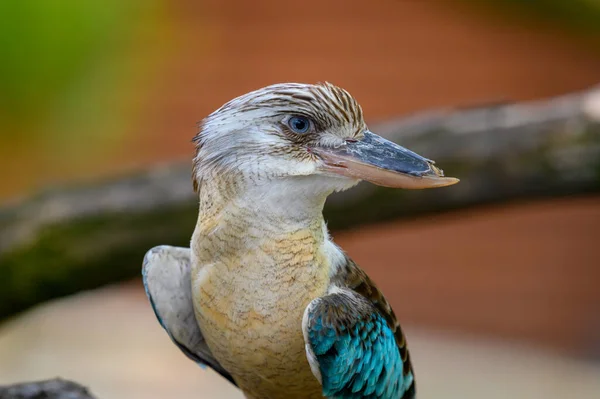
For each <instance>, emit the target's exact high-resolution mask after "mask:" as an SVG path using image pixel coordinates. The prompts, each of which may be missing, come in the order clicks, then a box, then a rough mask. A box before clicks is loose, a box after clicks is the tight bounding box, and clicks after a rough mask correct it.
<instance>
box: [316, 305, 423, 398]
mask: <svg viewBox="0 0 600 399" xmlns="http://www.w3.org/2000/svg"><path fill="white" fill-rule="evenodd" d="M317 301H318V302H317V303H316V304H315V306H313V307H312V309H308V312H309V314H308V323H307V331H306V335H307V341H308V344H309V345H310V347H311V349H312V351H313V355H314V356H313V358H314V359H316V361H317V363H318V367H319V370H320V373H321V375H320V377H321V383H322V385H323V395H324V396H326V397H330V398H340V399H354V398H357V399H358V398H377V399H399V398H402V397H404V395H405V394H406V393H407V392H408V391H409V390H410V389H411V388H412V386H413V375H412V372H408V373H405V372H404V364H403V361H402V357H401V354H400V351H399V349H398V345H397V343H396V339H395V337H394V333H393V331H392V329H391V328H390V327H389V325H388V323H387V321H386V319H385V318H384V317H383V316H382V315H381V314H380V313H379V312H378V311H377V310H376V308H375V307H373V306H372V305H371V304H370V303H368V301H367V300H366V299H364V298H360V297H359V296H358V295H356V296H354V297H353V296H352V294H332V295H328V296H326V297H323V298H320V299H318V300H317Z"/></svg>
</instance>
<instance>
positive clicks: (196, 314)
mask: <svg viewBox="0 0 600 399" xmlns="http://www.w3.org/2000/svg"><path fill="white" fill-rule="evenodd" d="M193 141H194V143H195V156H194V158H193V167H192V185H193V188H194V190H195V192H196V193H197V195H198V202H199V207H198V209H199V211H198V219H197V222H196V225H195V228H194V231H193V234H192V236H191V241H190V247H189V248H184V247H175V246H168V245H161V246H157V247H154V248H152V249H150V250H149V251H148V252H147V253H146V255H145V257H144V261H143V266H142V276H143V283H144V286H145V289H146V293H147V296H148V298H149V301H150V303H151V305H152V308H153V309H154V313H155V315H156V317H157V319H158V321H159V322H160V324H161V326H162V327H163V328H164V329H165V330H166V332H167V334H168V335H169V337H170V338H171V340H172V341H173V342H174V343H175V345H177V346H178V347H179V348H180V349H181V351H182V352H183V353H184V354H185V355H186V356H187V357H188V358H190V359H192V360H193V361H195V362H196V363H198V364H200V365H201V366H204V367H206V366H207V367H210V368H212V369H213V370H215V371H216V372H217V373H219V374H220V375H221V376H223V377H224V378H226V379H227V380H228V381H230V382H231V383H232V384H234V385H235V386H237V387H238V388H239V389H240V390H241V391H242V393H243V394H244V395H245V397H246V398H248V399H280V398H292V399H293V398H309V399H312V398H324V397H325V398H338V399H354V398H356V399H358V398H377V399H400V398H402V399H409V398H414V397H415V395H416V385H415V373H414V370H413V366H412V362H411V358H410V355H409V352H408V348H407V342H406V338H405V335H404V333H403V331H402V329H401V327H400V324H399V322H398V319H397V318H396V315H395V314H394V311H393V310H392V308H391V306H390V304H389V303H388V301H387V300H386V299H385V297H384V295H383V294H382V292H381V291H380V290H379V289H378V288H377V286H376V284H375V283H374V282H373V280H371V279H370V278H369V276H368V275H367V274H366V273H365V272H364V271H363V270H362V269H361V268H360V267H359V266H358V265H357V264H356V263H355V262H354V261H353V260H352V259H351V258H350V257H349V256H348V255H346V253H345V252H344V251H343V250H342V249H341V248H339V247H338V246H337V245H336V244H335V243H334V242H333V241H332V239H331V236H330V234H329V232H328V230H327V226H326V223H325V220H324V217H323V207H324V204H325V201H326V199H327V197H328V196H329V195H330V194H332V193H333V192H337V191H342V190H347V189H349V188H351V187H353V186H355V185H356V184H357V183H359V182H360V181H362V180H365V181H368V182H371V183H374V184H376V185H380V186H384V187H391V188H404V189H423V188H432V187H443V186H449V185H452V184H455V183H457V182H458V179H456V178H452V177H446V176H444V173H443V171H442V170H441V169H439V168H438V167H437V166H436V165H435V163H434V162H433V161H431V160H429V159H427V158H424V157H422V156H420V155H418V154H416V153H414V152H412V151H410V150H408V149H406V148H404V147H402V146H400V145H398V144H396V143H393V142H391V141H388V140H386V139H384V138H382V137H381V136H378V135H376V134H375V133H373V132H371V131H370V130H369V129H368V127H367V124H366V123H365V121H364V119H363V111H362V108H361V106H360V105H359V103H358V102H357V100H356V99H355V98H354V97H353V96H352V95H351V94H350V93H349V92H348V91H346V90H344V89H342V88H340V87H338V86H336V85H333V84H331V83H327V82H325V83H317V84H304V83H279V84H274V85H270V86H267V87H264V88H261V89H258V90H255V91H252V92H249V93H247V94H244V95H241V96H239V97H237V98H235V99H233V100H231V101H229V102H227V103H225V104H224V105H223V106H221V107H220V108H218V109H217V110H216V111H214V112H213V113H211V114H210V115H208V116H207V117H206V118H205V119H204V120H202V122H200V123H199V129H198V133H197V134H196V136H195V137H194V139H193Z"/></svg>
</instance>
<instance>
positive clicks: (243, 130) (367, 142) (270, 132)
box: [193, 83, 458, 194]
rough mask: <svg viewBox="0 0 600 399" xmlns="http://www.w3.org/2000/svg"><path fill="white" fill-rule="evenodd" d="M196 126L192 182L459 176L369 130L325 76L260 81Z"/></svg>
mask: <svg viewBox="0 0 600 399" xmlns="http://www.w3.org/2000/svg"><path fill="white" fill-rule="evenodd" d="M200 126H201V127H200V132H199V133H198V135H197V136H196V137H195V139H194V141H195V142H196V148H197V151H196V157H195V158H194V175H193V176H194V185H195V187H196V188H197V187H198V185H199V184H200V182H201V181H202V180H203V179H205V178H213V177H222V176H225V175H229V176H234V182H235V183H236V185H237V183H239V182H240V181H242V182H252V183H254V184H260V183H264V182H268V181H272V180H273V179H286V178H290V177H299V176H303V177H307V176H310V177H311V179H310V183H311V184H310V187H311V188H312V191H313V193H314V194H318V193H325V194H326V193H331V192H332V191H337V190H343V189H346V188H349V187H351V186H353V185H354V184H356V183H357V182H358V181H359V180H360V179H363V180H368V181H370V182H372V183H375V184H378V185H382V186H387V187H396V188H413V189H414V188H429V187H442V186H447V185H451V184H455V183H457V182H458V179H454V178H447V177H444V174H443V172H442V170H440V169H438V168H437V167H435V166H434V162H433V161H430V160H428V159H426V158H423V157H422V156H420V155H418V154H415V153H414V152H412V151H410V150H408V149H406V148H404V147H401V146H399V145H397V144H395V143H392V142H390V141H388V140H385V139H384V138H382V137H379V136H377V135H375V134H373V133H371V132H369V131H368V130H367V126H366V124H365V122H364V120H363V113H362V109H361V107H360V105H359V104H358V102H357V101H356V100H355V99H354V97H352V96H351V95H350V94H349V93H348V92H347V91H345V90H344V89H341V88H339V87H337V86H334V85H332V84H329V83H319V84H316V85H311V84H300V83H286V84H276V85H272V86H267V87H265V88H263V89H260V90H256V91H253V92H250V93H248V94H245V95H243V96H240V97H238V98H236V99H234V100H231V101H229V102H228V103H226V104H225V105H223V106H222V107H221V108H219V109H218V110H216V111H215V112H213V113H212V114H210V115H209V116H208V117H207V118H206V119H204V121H202V123H201V125H200ZM306 181H307V180H306V179H304V182H306Z"/></svg>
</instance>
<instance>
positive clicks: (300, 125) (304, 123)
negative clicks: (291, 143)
mask: <svg viewBox="0 0 600 399" xmlns="http://www.w3.org/2000/svg"><path fill="white" fill-rule="evenodd" d="M288 125H289V126H290V129H292V131H293V132H294V133H299V134H302V133H306V132H308V130H309V129H310V120H309V119H308V118H306V117H304V116H292V117H291V118H290V120H289V121H288Z"/></svg>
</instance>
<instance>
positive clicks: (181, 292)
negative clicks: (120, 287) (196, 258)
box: [142, 245, 235, 385]
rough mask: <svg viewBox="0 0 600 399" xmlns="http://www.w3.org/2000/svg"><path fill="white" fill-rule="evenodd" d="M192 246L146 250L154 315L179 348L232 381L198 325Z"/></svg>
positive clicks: (147, 285) (147, 282)
mask: <svg viewBox="0 0 600 399" xmlns="http://www.w3.org/2000/svg"><path fill="white" fill-rule="evenodd" d="M190 265H191V261H190V249H189V248H178V247H170V246H166V245H163V246H159V247H154V248H152V249H151V250H149V251H148V252H147V253H146V256H145V257H144V264H143V267H142V277H143V281H144V288H145V289H146V295H147V296H148V299H149V300H150V304H151V305H152V309H153V310H154V314H155V315H156V318H157V319H158V322H159V323H160V325H161V326H162V327H163V328H164V330H165V331H166V332H167V334H168V335H169V337H170V338H171V340H172V341H173V343H174V344H175V345H177V347H178V348H179V349H180V350H181V351H182V352H183V353H184V354H185V355H186V356H187V357H188V358H189V359H191V360H193V361H195V362H196V363H198V364H200V365H201V366H203V367H204V366H209V367H210V368H212V369H213V370H215V371H216V372H217V373H219V374H221V375H222V376H223V377H225V378H226V379H227V380H229V381H230V382H231V383H232V384H234V385H235V381H234V380H233V378H232V377H231V375H230V374H229V373H228V372H227V371H226V370H225V369H224V368H223V367H222V366H221V365H220V364H219V362H218V361H217V360H216V359H215V358H214V356H213V355H212V353H211V351H210V349H209V348H208V346H207V345H206V341H205V340H204V337H203V335H202V332H201V331H200V328H199V327H198V323H197V322H196V317H195V315H194V309H193V304H192V285H191V281H190Z"/></svg>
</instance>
